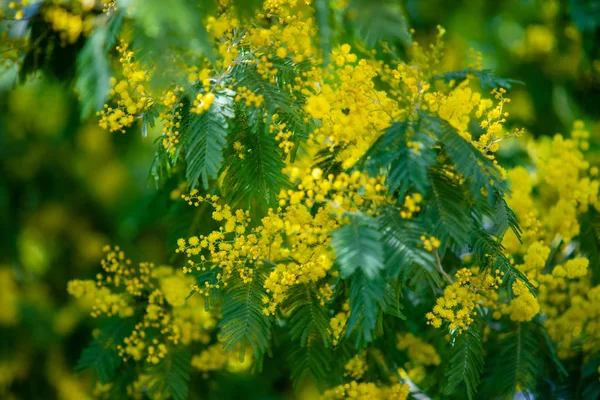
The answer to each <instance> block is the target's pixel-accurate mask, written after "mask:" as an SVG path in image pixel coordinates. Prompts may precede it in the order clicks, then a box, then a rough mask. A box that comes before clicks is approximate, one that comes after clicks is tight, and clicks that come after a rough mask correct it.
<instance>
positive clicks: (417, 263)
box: [379, 206, 439, 281]
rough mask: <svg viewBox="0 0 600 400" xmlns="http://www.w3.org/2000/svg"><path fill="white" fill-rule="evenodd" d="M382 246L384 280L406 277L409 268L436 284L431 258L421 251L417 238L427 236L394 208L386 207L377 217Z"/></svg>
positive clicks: (416, 222) (416, 224) (435, 274)
mask: <svg viewBox="0 0 600 400" xmlns="http://www.w3.org/2000/svg"><path fill="white" fill-rule="evenodd" d="M379 224H380V225H381V229H382V235H383V242H384V246H385V270H386V276H387V278H388V279H392V280H395V279H396V278H397V277H398V276H399V275H407V274H409V270H410V269H412V268H413V267H417V268H422V269H424V270H426V271H427V272H428V274H431V275H432V279H434V281H438V280H439V276H438V274H437V273H436V272H435V270H434V268H433V266H434V265H435V259H434V257H433V255H432V254H431V253H430V252H428V251H426V250H425V249H424V248H423V247H422V244H423V243H422V240H421V236H422V235H425V234H426V233H427V232H426V231H425V228H424V227H423V226H422V225H421V224H420V223H419V222H418V221H417V220H408V219H404V218H402V217H401V216H400V212H399V211H398V209H397V208H396V207H392V206H388V207H385V208H383V209H382V210H381V215H380V217H379Z"/></svg>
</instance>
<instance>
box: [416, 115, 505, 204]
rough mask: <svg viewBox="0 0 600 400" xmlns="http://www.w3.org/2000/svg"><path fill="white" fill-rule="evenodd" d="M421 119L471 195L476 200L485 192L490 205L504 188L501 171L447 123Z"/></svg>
mask: <svg viewBox="0 0 600 400" xmlns="http://www.w3.org/2000/svg"><path fill="white" fill-rule="evenodd" d="M420 118H421V119H422V120H423V122H422V123H423V124H424V126H425V127H426V129H427V130H428V131H430V132H432V133H434V134H435V135H436V136H437V137H438V140H439V142H440V143H441V144H442V147H443V149H444V151H445V152H446V153H447V154H448V156H449V157H450V160H451V161H452V163H453V164H454V166H455V167H456V170H457V171H458V172H459V173H460V174H462V175H463V176H464V177H465V179H466V180H467V184H468V185H469V186H470V188H471V194H472V195H473V196H474V197H475V198H482V197H483V194H482V192H481V191H482V189H485V191H486V192H487V197H488V201H489V202H490V204H493V200H494V199H495V197H494V195H495V193H496V191H500V192H501V193H503V192H504V189H505V183H504V181H503V179H502V175H501V173H500V170H499V169H498V168H497V167H496V166H495V165H494V163H493V162H492V161H491V160H489V159H488V158H487V157H485V156H484V155H483V153H481V151H479V150H478V149H476V148H475V147H473V145H472V144H471V143H470V142H468V141H466V140H465V139H463V138H462V137H461V136H460V134H459V133H458V132H457V131H456V129H454V128H453V127H452V126H451V125H450V124H449V123H448V122H446V121H444V120H442V119H440V118H437V117H434V116H431V115H429V114H427V113H423V112H422V113H420Z"/></svg>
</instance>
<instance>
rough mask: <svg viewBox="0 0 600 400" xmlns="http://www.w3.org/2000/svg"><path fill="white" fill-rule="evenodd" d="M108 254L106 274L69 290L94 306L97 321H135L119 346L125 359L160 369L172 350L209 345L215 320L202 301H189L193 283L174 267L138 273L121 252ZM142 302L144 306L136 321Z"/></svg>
mask: <svg viewBox="0 0 600 400" xmlns="http://www.w3.org/2000/svg"><path fill="white" fill-rule="evenodd" d="M104 251H105V252H106V257H105V259H104V260H102V269H103V273H100V274H98V276H97V277H96V280H95V281H91V280H89V281H79V280H75V281H71V282H69V285H68V288H67V290H68V292H69V293H70V294H71V295H73V296H74V297H76V298H80V299H83V300H84V302H85V301H87V303H88V304H89V303H90V302H91V303H92V304H93V305H92V306H91V309H92V312H91V314H92V316H93V317H98V316H100V315H107V316H111V315H119V316H120V317H121V318H126V317H136V319H137V320H138V322H137V323H136V324H135V326H134V328H133V331H132V332H131V333H130V334H129V336H127V337H126V338H125V340H124V342H123V343H122V344H116V345H117V348H118V350H119V354H120V355H121V357H123V359H125V360H127V359H133V360H136V361H140V360H144V361H146V362H148V363H151V364H158V363H160V361H161V360H162V359H164V358H165V356H166V355H167V353H168V351H169V350H168V348H169V346H170V345H177V344H179V343H181V344H184V345H189V344H191V343H203V344H207V343H208V342H209V341H210V333H211V332H212V331H213V330H214V329H215V327H216V319H215V317H214V316H213V315H212V314H210V313H208V312H207V311H205V309H204V306H203V299H199V298H195V297H192V298H189V299H187V297H188V294H189V293H190V287H191V286H192V283H193V280H192V279H189V278H186V277H184V276H183V275H181V274H178V273H175V272H174V270H173V269H172V268H171V267H155V266H154V265H153V264H151V263H140V264H139V265H138V266H137V267H134V266H133V265H132V263H131V261H130V260H128V259H126V258H125V254H124V253H123V252H122V251H121V250H120V249H119V248H118V247H115V248H114V249H112V248H110V247H106V248H105V249H104ZM140 301H143V302H145V303H146V305H145V307H144V308H142V310H141V312H142V315H141V318H138V316H137V314H136V313H137V311H136V310H139V309H140V308H139V305H140ZM142 304H143V303H142Z"/></svg>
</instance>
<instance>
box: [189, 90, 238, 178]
mask: <svg viewBox="0 0 600 400" xmlns="http://www.w3.org/2000/svg"><path fill="white" fill-rule="evenodd" d="M214 94H215V99H214V102H213V104H212V105H211V106H210V108H209V109H208V110H206V111H204V112H203V113H202V114H194V113H190V116H189V123H188V125H187V128H186V129H185V132H184V134H185V138H184V142H183V145H184V147H185V160H186V163H187V168H186V178H187V182H188V186H189V187H191V188H194V187H196V186H197V184H198V182H199V180H200V179H202V184H203V185H204V187H205V188H206V189H208V188H209V179H216V178H217V175H218V173H219V170H220V169H221V166H222V164H223V149H224V148H225V146H226V145H227V135H228V133H229V131H230V128H231V124H232V122H231V121H232V119H233V117H234V112H233V95H234V93H233V92H232V91H231V90H228V89H225V90H222V91H218V92H215V93H214Z"/></svg>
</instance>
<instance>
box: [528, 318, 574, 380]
mask: <svg viewBox="0 0 600 400" xmlns="http://www.w3.org/2000/svg"><path fill="white" fill-rule="evenodd" d="M535 327H536V328H537V331H538V334H539V336H541V338H542V340H541V341H540V342H541V343H542V345H543V346H542V347H543V348H545V349H546V351H544V354H545V355H546V356H547V357H548V358H549V359H550V362H551V364H552V365H553V366H554V368H556V371H558V374H559V375H560V376H561V377H563V378H566V377H567V376H569V372H568V371H567V370H566V369H565V367H564V365H563V363H562V362H561V361H560V359H559V358H558V354H556V347H555V345H554V343H553V342H552V339H551V338H550V335H548V331H547V330H546V327H545V326H544V325H543V324H542V323H537V322H536V324H535Z"/></svg>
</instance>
